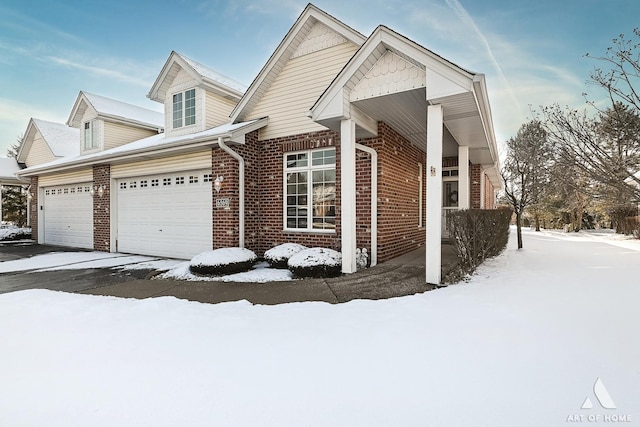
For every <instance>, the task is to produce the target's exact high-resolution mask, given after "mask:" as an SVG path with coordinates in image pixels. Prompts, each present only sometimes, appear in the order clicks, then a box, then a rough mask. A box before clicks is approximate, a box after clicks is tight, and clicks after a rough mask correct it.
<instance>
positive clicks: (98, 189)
mask: <svg viewBox="0 0 640 427" xmlns="http://www.w3.org/2000/svg"><path fill="white" fill-rule="evenodd" d="M104 190H105V188H104V187H103V186H102V185H101V186H100V187H98V186H97V185H96V186H95V187H91V188H90V189H89V194H91V197H94V196H95V195H96V193H97V194H98V197H102V196H104Z"/></svg>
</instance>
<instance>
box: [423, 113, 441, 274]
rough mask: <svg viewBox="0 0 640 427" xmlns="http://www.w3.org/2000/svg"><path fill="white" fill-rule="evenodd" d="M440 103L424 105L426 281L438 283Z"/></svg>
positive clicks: (439, 255) (439, 251)
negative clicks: (425, 112) (425, 134)
mask: <svg viewBox="0 0 640 427" xmlns="http://www.w3.org/2000/svg"><path fill="white" fill-rule="evenodd" d="M442 126H443V122H442V105H429V106H428V107H427V185H426V187H427V218H426V223H425V229H426V243H425V249H426V250H425V252H426V282H427V283H431V284H434V285H439V284H440V279H441V273H440V267H441V263H442V261H441V259H442V253H441V250H442V248H441V246H442V228H441V227H442Z"/></svg>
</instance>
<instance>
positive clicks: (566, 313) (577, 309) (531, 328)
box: [0, 232, 640, 427]
mask: <svg viewBox="0 0 640 427" xmlns="http://www.w3.org/2000/svg"><path fill="white" fill-rule="evenodd" d="M524 238H525V240H524V244H525V248H524V250H522V251H519V252H518V251H516V250H515V249H514V240H515V239H514V238H513V236H512V239H511V242H510V244H509V248H508V249H507V250H506V252H505V253H504V254H502V255H501V256H499V257H498V258H495V259H493V260H490V261H489V262H488V263H486V264H485V265H484V266H482V267H481V268H480V269H479V270H478V271H477V274H476V275H475V276H474V277H473V278H472V279H471V280H470V281H469V282H468V283H464V284H460V285H454V286H449V287H448V288H445V289H440V290H436V291H432V292H427V293H426V294H422V295H416V296H411V297H403V298H396V299H391V300H378V301H352V302H349V303H345V304H338V305H330V304H325V303H296V304H286V305H280V306H252V305H251V304H249V303H247V302H234V303H225V304H219V305H206V304H200V303H194V302H188V301H184V300H177V299H174V298H169V297H164V298H155V299H147V300H133V299H131V300H126V299H118V298H112V297H96V296H85V295H72V294H64V293H56V292H51V291H44V290H33V291H23V292H16V293H9V294H4V295H0V343H2V344H1V345H2V347H0V361H1V362H2V363H0V425H8V426H14V425H20V426H40V425H47V426H85V425H91V426H114V425H118V426H139V425H153V426H176V425H188V426H212V425H214V426H300V425H306V426H510V427H511V426H566V425H585V426H586V425H589V426H591V425H599V424H601V425H611V424H614V422H613V421H612V420H618V421H619V420H621V419H622V420H625V421H626V420H631V422H629V423H627V422H623V423H620V424H624V425H638V422H639V421H640V405H638V402H640V334H639V333H638V325H639V324H640V310H639V309H638V305H639V301H640V280H639V275H638V265H640V242H637V241H627V242H625V247H620V246H615V245H611V244H610V243H609V241H610V239H607V238H604V237H603V238H600V237H597V238H586V237H585V238H581V237H580V238H579V237H577V236H576V235H574V234H561V233H553V232H545V233H540V234H534V233H533V232H526V234H525V236H524ZM598 378H600V380H601V383H602V384H603V385H604V387H606V391H607V392H608V393H607V395H608V397H610V400H611V401H613V402H614V403H615V406H616V408H615V409H604V408H603V407H602V405H601V403H600V402H606V396H604V393H603V392H602V388H598V394H596V393H594V383H595V382H596V380H597V379H598ZM586 398H589V401H590V402H592V406H593V407H592V408H591V409H581V406H582V405H583V402H585V400H586ZM605 406H606V405H605ZM580 417H582V418H580ZM607 417H608V418H607ZM598 420H600V421H601V422H596V421H598ZM607 420H608V421H607ZM605 421H607V422H605ZM615 424H619V422H617V423H615Z"/></svg>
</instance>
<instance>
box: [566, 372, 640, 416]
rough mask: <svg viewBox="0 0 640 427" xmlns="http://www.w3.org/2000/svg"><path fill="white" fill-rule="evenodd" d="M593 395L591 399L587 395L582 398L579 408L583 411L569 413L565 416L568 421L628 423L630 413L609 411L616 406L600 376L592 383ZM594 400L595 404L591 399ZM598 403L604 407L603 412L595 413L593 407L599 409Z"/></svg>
mask: <svg viewBox="0 0 640 427" xmlns="http://www.w3.org/2000/svg"><path fill="white" fill-rule="evenodd" d="M593 397H595V399H592V398H591V397H590V396H589V395H587V397H586V398H585V399H584V403H582V406H581V407H580V409H582V410H584V413H580V414H571V415H569V416H568V417H567V422H568V423H584V422H587V423H630V422H631V415H630V414H619V413H617V412H613V413H612V412H611V410H613V409H617V408H616V404H615V402H614V401H613V399H612V398H611V395H610V394H609V392H608V391H607V388H606V387H605V386H604V383H603V382H602V380H601V379H600V377H598V378H596V382H595V384H594V385H593ZM594 400H595V401H596V402H597V404H594V403H593V401H594ZM598 405H599V407H600V408H602V409H606V410H607V411H605V412H604V413H599V412H598V413H596V412H595V411H594V406H595V409H599V408H598Z"/></svg>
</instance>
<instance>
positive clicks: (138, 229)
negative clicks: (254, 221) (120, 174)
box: [112, 168, 213, 259]
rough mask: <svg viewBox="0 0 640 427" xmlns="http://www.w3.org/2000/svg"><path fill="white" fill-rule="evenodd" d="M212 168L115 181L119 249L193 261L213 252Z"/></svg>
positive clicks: (116, 244)
mask: <svg viewBox="0 0 640 427" xmlns="http://www.w3.org/2000/svg"><path fill="white" fill-rule="evenodd" d="M211 180H212V175H211V169H210V168H209V169H200V170H195V171H194V170H192V171H185V172H178V173H176V172H170V173H164V174H154V175H145V176H136V177H129V178H120V179H117V180H115V184H116V185H115V188H112V190H115V192H116V199H117V200H116V202H115V205H116V206H115V210H114V211H113V212H115V213H116V219H115V222H116V224H115V226H114V227H113V229H114V231H115V233H114V234H115V235H116V236H115V248H116V249H115V250H116V251H117V252H124V253H135V254H144V255H155V256H164V257H171V258H185V259H189V258H192V257H193V256H194V255H196V254H198V253H200V252H203V251H206V250H211V249H212V247H213V222H212V221H213V219H212V194H211Z"/></svg>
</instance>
